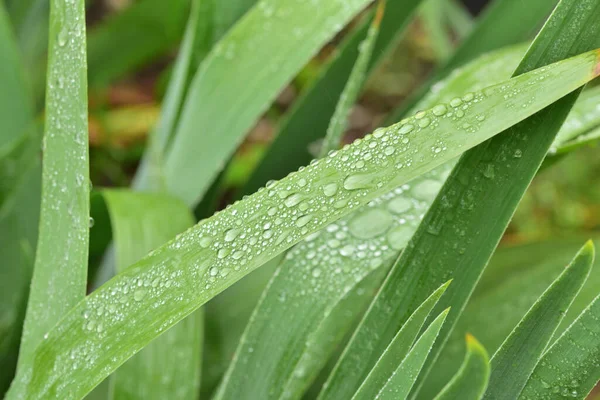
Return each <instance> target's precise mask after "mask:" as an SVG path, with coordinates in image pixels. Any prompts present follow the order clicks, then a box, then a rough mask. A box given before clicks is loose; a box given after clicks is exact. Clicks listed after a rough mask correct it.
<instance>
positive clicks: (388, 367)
mask: <svg viewBox="0 0 600 400" xmlns="http://www.w3.org/2000/svg"><path fill="white" fill-rule="evenodd" d="M449 284H450V282H448V283H445V284H444V285H442V286H441V287H440V288H439V289H438V290H436V291H435V292H433V293H432V294H431V296H429V298H427V300H425V301H424V302H423V304H421V305H420V306H419V308H417V309H416V310H415V312H414V313H413V314H412V315H411V316H410V318H409V319H408V320H407V321H406V323H405V324H404V325H403V326H402V328H401V329H400V331H398V334H397V335H396V336H395V337H394V339H393V340H392V342H391V343H390V345H389V346H388V347H387V349H385V352H384V353H383V354H382V355H381V358H379V360H378V361H377V364H375V366H374V367H373V369H372V370H371V372H370V373H369V375H368V376H367V378H366V379H365V380H364V382H363V383H362V384H361V385H360V387H359V388H358V390H357V391H356V393H355V394H354V396H353V397H352V399H353V400H360V399H364V400H367V399H374V398H377V394H378V393H379V392H380V391H381V389H383V387H384V386H385V384H386V383H387V382H388V380H389V379H390V378H391V377H392V376H393V375H394V373H395V371H396V369H397V367H398V362H399V361H402V360H404V357H406V356H407V354H408V353H409V352H410V349H411V347H413V343H414V341H415V339H417V337H418V335H419V332H420V331H421V328H422V327H423V325H424V324H425V320H426V319H427V317H428V316H429V314H430V313H431V310H432V309H433V307H434V306H435V305H436V304H437V302H438V300H439V299H440V297H441V296H442V295H443V294H444V292H445V291H446V288H447V287H448V285H449Z"/></svg>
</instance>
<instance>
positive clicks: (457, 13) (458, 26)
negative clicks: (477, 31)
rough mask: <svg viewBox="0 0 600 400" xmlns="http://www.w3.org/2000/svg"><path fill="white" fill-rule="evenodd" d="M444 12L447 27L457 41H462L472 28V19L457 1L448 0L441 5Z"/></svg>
mask: <svg viewBox="0 0 600 400" xmlns="http://www.w3.org/2000/svg"><path fill="white" fill-rule="evenodd" d="M443 6H444V8H445V11H446V18H447V19H448V25H450V27H451V28H452V30H453V31H454V32H455V33H456V35H457V36H458V37H459V39H464V38H465V37H467V36H469V34H470V33H471V31H472V30H473V28H474V21H473V17H472V16H471V14H470V13H469V11H468V10H467V9H466V8H465V6H464V5H463V4H462V2H460V1H457V0H449V1H447V2H444V4H443Z"/></svg>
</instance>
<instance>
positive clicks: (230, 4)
mask: <svg viewBox="0 0 600 400" xmlns="http://www.w3.org/2000/svg"><path fill="white" fill-rule="evenodd" d="M212 1H214V0H212ZM257 2H258V0H231V1H226V2H224V1H214V6H213V7H214V15H215V18H214V19H215V21H214V24H215V27H214V32H215V36H216V37H222V36H223V35H225V33H227V31H228V30H229V29H230V28H231V27H232V26H233V25H234V24H235V23H236V22H237V21H239V20H240V18H242V16H243V15H244V14H245V13H246V12H248V10H250V9H251V8H252V7H253V6H254V5H255V4H256V3H257Z"/></svg>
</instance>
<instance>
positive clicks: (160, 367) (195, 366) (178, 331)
mask: <svg viewBox="0 0 600 400" xmlns="http://www.w3.org/2000/svg"><path fill="white" fill-rule="evenodd" d="M103 195H104V197H105V198H106V202H107V205H108V210H109V213H110V219H111V224H112V229H113V232H114V234H113V236H114V238H115V250H116V260H117V271H118V272H120V271H122V270H123V269H125V267H127V266H129V265H131V264H133V263H135V262H136V261H138V260H139V259H140V258H142V257H143V256H144V255H146V254H147V253H148V252H149V251H151V250H152V249H154V248H156V247H158V246H160V245H162V244H163V243H165V242H166V241H168V240H169V239H172V238H173V237H174V236H175V235H177V234H178V233H179V232H181V231H183V230H185V229H186V228H188V227H190V226H192V225H193V224H194V218H193V216H192V214H191V213H190V211H189V209H188V208H187V206H186V205H185V204H184V203H183V202H181V201H179V200H177V199H174V198H172V197H169V196H166V195H159V194H143V193H134V192H131V191H125V190H105V191H103ZM140 205H143V207H142V206H140ZM153 284H158V283H157V282H156V283H155V282H150V281H146V282H143V281H140V283H139V284H138V285H137V286H138V287H137V288H132V290H134V292H133V296H134V299H135V298H136V296H138V293H141V292H142V291H144V290H146V288H147V287H151V286H152V285H153ZM90 317H91V318H90V324H93V325H88V326H87V328H88V330H101V327H100V326H96V322H95V319H94V318H93V316H90ZM201 342H202V313H201V311H200V310H199V311H196V312H194V313H193V314H191V315H190V316H189V317H187V318H186V319H184V320H183V321H181V322H179V323H178V324H177V325H175V326H174V327H172V328H171V329H169V330H168V331H167V332H165V333H164V334H163V335H161V336H160V337H158V338H156V339H155V340H153V341H152V342H151V343H150V344H149V345H148V346H147V347H146V348H144V349H143V350H142V351H141V352H140V353H138V354H136V355H135V356H134V357H132V358H131V359H129V360H128V361H127V362H126V363H125V364H123V365H122V366H121V368H119V369H118V370H117V371H116V372H115V374H114V375H113V377H112V378H111V379H112V390H111V398H115V399H123V398H127V399H166V398H169V399H195V398H196V397H197V395H198V391H199V387H200V357H201ZM158 376H160V379H157V377H158Z"/></svg>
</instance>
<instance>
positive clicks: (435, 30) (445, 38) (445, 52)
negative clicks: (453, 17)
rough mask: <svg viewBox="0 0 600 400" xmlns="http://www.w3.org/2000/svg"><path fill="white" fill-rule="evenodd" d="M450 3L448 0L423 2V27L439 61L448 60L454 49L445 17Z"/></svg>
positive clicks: (421, 14) (421, 12) (421, 13)
mask: <svg viewBox="0 0 600 400" xmlns="http://www.w3.org/2000/svg"><path fill="white" fill-rule="evenodd" d="M448 3H450V2H449V1H448V0H427V1H424V2H423V5H422V6H421V11H420V16H421V23H422V25H423V29H424V30H425V33H426V35H427V39H428V42H429V46H430V47H431V49H432V50H433V54H434V57H435V59H436V61H438V62H443V61H446V60H447V59H448V58H449V57H450V56H452V53H453V50H454V49H453V45H452V38H451V37H450V32H449V31H448V27H447V26H446V24H445V18H444V16H445V13H446V5H447V4H448Z"/></svg>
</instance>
